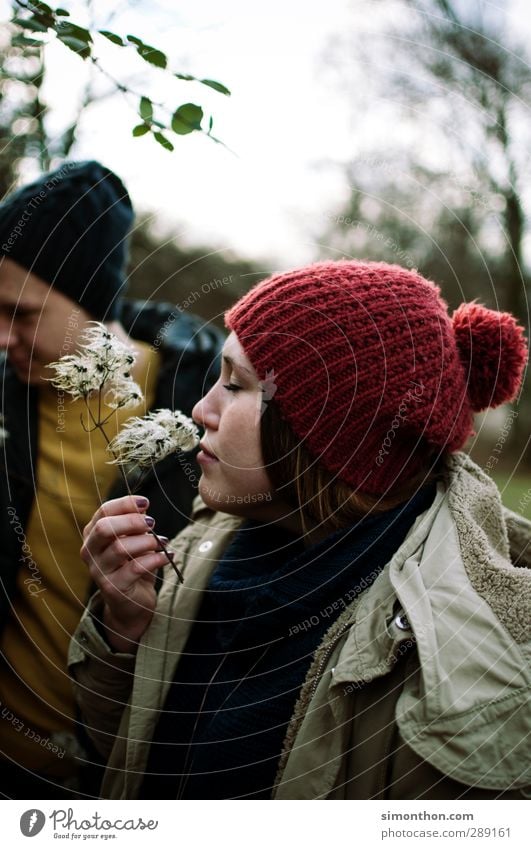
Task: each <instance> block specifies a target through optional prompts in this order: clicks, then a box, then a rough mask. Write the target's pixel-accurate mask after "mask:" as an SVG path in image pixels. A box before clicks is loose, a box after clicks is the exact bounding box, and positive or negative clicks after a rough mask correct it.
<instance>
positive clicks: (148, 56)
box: [137, 44, 168, 68]
mask: <svg viewBox="0 0 531 849" xmlns="http://www.w3.org/2000/svg"><path fill="white" fill-rule="evenodd" d="M137 51H138V54H139V56H141V57H142V59H144V61H145V62H149V64H150V65H155V67H157V68H166V67H167V65H168V57H167V56H166V54H165V53H163V52H162V50H157V49H156V48H155V47H150V45H149V44H141V45H139V46H138V47H137Z"/></svg>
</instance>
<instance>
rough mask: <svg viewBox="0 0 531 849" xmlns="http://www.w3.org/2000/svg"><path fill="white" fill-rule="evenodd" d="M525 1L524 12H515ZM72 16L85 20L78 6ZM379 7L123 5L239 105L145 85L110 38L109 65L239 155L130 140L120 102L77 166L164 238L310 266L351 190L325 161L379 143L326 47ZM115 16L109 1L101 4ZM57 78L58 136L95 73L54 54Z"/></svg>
mask: <svg viewBox="0 0 531 849" xmlns="http://www.w3.org/2000/svg"><path fill="white" fill-rule="evenodd" d="M522 2H523V0H518V2H515V4H514V6H515V9H516V11H517V10H518V8H520V7H521V6H522ZM63 5H64V6H65V7H66V8H67V9H69V10H71V12H72V19H73V20H76V21H79V22H83V19H82V17H81V12H79V11H78V10H79V9H82V4H79V3H69V2H65V3H64V4H63ZM94 5H95V6H96V7H97V2H95V3H94ZM490 5H492V6H493V7H495V5H496V4H490ZM524 5H525V4H524ZM379 6H380V4H379V3H378V0H373V2H372V3H371V2H367V0H327V2H326V3H324V2H323V0H269V1H268V3H258V2H248V0H222V2H219V0H195V2H194V3H189V2H188V3H183V2H175V0H155V2H151V0H150V2H147V0H140V2H124V3H115V4H113V8H114V9H115V10H116V16H115V19H114V20H113V21H112V23H111V24H110V26H109V28H110V29H112V30H113V31H115V32H118V33H120V34H122V35H125V34H127V33H134V34H135V35H139V36H141V37H142V38H143V39H144V40H146V41H147V42H151V43H153V44H154V45H156V46H159V47H161V48H162V49H163V50H165V51H166V52H167V54H168V56H169V57H170V65H171V68H172V70H175V71H184V72H188V73H193V74H194V75H197V76H204V77H209V78H213V79H216V80H220V81H222V82H223V83H224V84H225V85H227V86H228V87H229V88H230V89H231V90H232V96H231V97H230V98H226V97H223V96H222V95H220V94H217V93H215V92H211V91H210V90H209V89H206V88H205V87H203V86H199V85H197V84H195V83H179V82H176V81H169V80H168V78H167V76H166V75H164V73H163V72H158V71H154V72H153V73H151V72H149V73H148V74H147V76H146V73H145V72H146V70H148V69H147V66H145V64H144V63H143V62H142V61H141V60H140V59H138V57H136V56H135V55H134V53H133V52H132V51H127V52H126V51H123V50H121V49H120V48H115V47H113V46H112V45H110V44H107V43H106V42H103V41H102V43H101V44H99V43H98V52H99V54H100V55H101V56H102V59H103V61H104V62H105V65H106V67H107V68H108V69H109V70H110V71H111V72H112V73H113V74H114V75H115V76H116V77H120V78H122V79H123V78H124V76H125V77H126V78H128V79H131V81H132V83H133V84H135V85H136V86H137V87H140V88H144V89H145V88H146V86H149V93H150V94H151V95H152V96H153V98H154V99H155V100H164V99H167V101H168V103H169V104H170V105H172V106H174V107H175V106H178V105H179V104H180V103H183V102H187V101H195V102H198V103H200V104H202V105H203V106H204V107H205V108H206V109H207V111H208V112H211V113H212V114H213V116H214V133H215V135H217V136H218V137H219V138H221V139H222V140H223V141H224V142H225V143H226V145H227V146H228V147H229V148H230V150H231V151H233V152H230V151H229V150H226V149H225V148H223V147H222V146H220V145H216V144H214V143H212V142H211V141H209V140H207V139H206V138H204V137H201V136H200V135H199V134H192V135H190V136H187V137H182V138H178V137H176V136H174V135H173V134H172V135H171V138H172V141H174V143H175V152H174V153H168V152H166V151H164V150H162V149H161V148H159V147H158V145H156V144H155V142H154V141H153V140H152V139H151V138H150V137H146V138H141V139H133V138H132V137H131V127H132V126H133V124H134V122H135V118H134V111H133V110H132V108H131V104H130V103H128V102H127V101H126V100H125V99H124V98H123V97H121V96H118V97H115V98H112V99H108V100H105V101H103V102H102V103H99V104H96V105H93V106H91V107H90V108H89V109H88V110H87V111H86V112H85V114H84V116H83V120H82V122H81V125H80V128H79V141H78V142H77V144H76V146H75V148H74V149H73V152H72V155H73V156H75V158H83V159H84V158H96V159H100V160H101V161H103V162H104V163H105V164H106V165H108V166H109V167H111V168H112V169H114V170H115V171H116V172H117V173H118V174H119V175H120V176H121V177H122V178H123V179H124V181H125V183H126V184H127V186H128V188H129V190H130V192H131V195H132V197H133V201H134V203H135V206H136V208H137V210H139V211H140V210H146V211H149V212H151V213H153V214H155V215H156V216H157V218H158V220H159V222H160V226H161V228H162V229H163V230H164V231H165V232H166V233H167V234H170V233H175V234H176V236H177V237H178V238H181V239H182V238H185V239H187V240H190V241H199V242H201V243H204V244H212V245H214V246H216V247H229V248H230V247H232V248H234V249H236V250H237V251H238V252H240V253H242V254H245V255H248V256H250V257H253V258H255V259H258V260H261V261H263V262H264V267H265V268H266V269H268V268H269V265H268V263H273V264H275V263H277V264H278V265H284V266H285V265H297V264H300V263H302V262H305V261H308V260H310V259H312V258H314V257H315V256H316V255H317V251H318V248H317V246H316V244H315V241H314V239H313V238H312V236H311V235H310V234H312V233H313V234H317V233H319V232H322V231H323V229H324V227H325V226H326V222H327V215H330V214H331V213H334V212H337V211H338V210H339V209H340V208H341V204H342V202H344V201H345V200H346V198H347V197H348V192H349V189H348V185H347V184H346V182H345V180H344V178H342V176H341V172H340V170H339V169H335V168H333V167H330V168H326V167H322V163H323V162H325V161H328V162H330V163H339V162H344V161H347V160H348V159H349V158H351V157H354V156H357V155H359V154H360V153H361V152H362V151H363V150H364V149H365V151H366V150H367V141H368V139H369V138H370V134H371V133H372V134H373V135H374V133H375V124H374V115H371V114H370V113H371V110H370V109H369V110H368V111H367V103H365V108H364V111H363V113H362V114H359V115H356V114H355V111H353V108H352V106H353V104H355V102H356V98H357V97H358V96H359V94H360V87H363V79H362V77H360V76H359V75H360V71H359V69H357V68H356V66H355V63H353V64H352V67H351V68H350V69H348V68H345V69H344V71H345V78H346V79H348V80H349V82H348V84H345V85H339V84H338V83H337V81H334V80H335V77H334V76H333V75H332V74H331V73H330V71H329V67H328V63H327V57H328V56H329V55H330V44H331V42H332V40H333V38H334V37H335V36H337V35H338V34H341V33H342V32H344V31H346V30H347V29H348V28H349V27H350V28H352V27H356V26H359V27H360V28H362V27H364V28H366V29H367V28H368V29H369V30H370V28H371V26H377V23H378V7H379ZM110 7H111V4H109V2H108V1H107V0H106V2H105V3H103V4H102V5H101V8H104V9H109V8H110ZM5 8H6V5H5V4H4V9H5ZM522 8H523V7H522ZM98 20H99V21H102V20H103V19H102V18H98ZM343 61H344V60H343ZM48 67H49V72H48V77H47V82H46V88H45V91H44V94H45V98H46V101H47V102H48V104H49V105H50V107H51V108H50V113H49V118H48V122H49V123H48V126H49V128H50V130H51V131H52V132H54V131H59V130H60V129H62V128H63V127H64V125H65V121H66V120H67V118H68V115H69V113H70V112H71V110H72V108H73V106H74V104H75V102H76V100H77V97H78V95H79V91H80V88H81V85H82V82H83V78H84V74H85V72H86V66H85V65H84V64H83V63H82V62H81V61H80V60H79V59H78V57H76V56H75V55H74V54H70V53H69V51H67V50H66V49H65V48H64V47H63V46H61V45H58V44H52V45H51V46H50V47H49V48H48ZM105 86H106V84H105V85H104V87H105ZM369 106H370V104H369ZM377 107H378V104H376V103H375V104H374V113H375V114H376V113H377ZM383 129H384V130H385V127H383ZM377 132H378V126H377V125H376V133H377ZM319 164H321V165H319Z"/></svg>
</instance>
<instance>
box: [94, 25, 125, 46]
mask: <svg viewBox="0 0 531 849" xmlns="http://www.w3.org/2000/svg"><path fill="white" fill-rule="evenodd" d="M98 32H99V34H100V35H104V36H105V38H108V39H109V41H112V43H113V44H117V45H118V46H119V47H125V41H124V40H123V38H120V36H119V35H116V33H115V32H109V30H107V29H99V30H98Z"/></svg>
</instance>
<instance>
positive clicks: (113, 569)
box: [81, 495, 171, 653]
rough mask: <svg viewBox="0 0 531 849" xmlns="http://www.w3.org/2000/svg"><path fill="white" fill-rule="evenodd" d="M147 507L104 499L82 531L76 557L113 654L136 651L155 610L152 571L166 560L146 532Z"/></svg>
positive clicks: (143, 501)
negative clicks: (100, 609) (100, 604)
mask: <svg viewBox="0 0 531 849" xmlns="http://www.w3.org/2000/svg"><path fill="white" fill-rule="evenodd" d="M148 506H149V501H148V499H147V498H142V497H140V496H131V495H127V496H124V497H123V498H115V499H113V500H112V501H106V502H105V504H102V506H101V507H100V508H99V510H97V511H96V512H95V513H94V516H93V517H92V519H91V521H90V522H89V523H88V525H87V526H86V527H85V529H84V531H83V539H84V543H83V547H82V549H81V557H82V559H83V560H84V561H85V563H86V564H87V566H88V567H89V572H90V576H91V578H92V580H93V581H94V583H95V584H96V585H97V587H98V589H99V590H100V592H101V595H102V597H103V600H104V603H105V606H104V613H103V624H104V627H105V631H106V636H107V640H108V642H109V644H110V645H111V647H112V648H113V649H114V650H115V651H121V652H129V653H133V652H134V651H135V650H136V644H137V642H138V640H139V639H140V637H141V636H142V634H143V633H144V631H145V630H146V629H147V627H148V625H149V623H150V622H151V619H152V617H153V612H154V610H155V604H156V600H157V595H156V592H155V586H154V584H155V573H156V571H157V569H160V567H161V566H164V565H165V564H166V563H167V562H168V559H167V557H166V554H165V553H164V552H163V551H161V550H160V545H159V543H158V541H157V539H156V538H155V537H154V536H153V534H151V533H149V531H150V529H151V528H152V527H153V525H154V524H155V523H154V520H153V519H152V518H151V517H149V516H146V515H145V512H146V510H147V508H148ZM161 540H162V542H163V543H166V542H167V539H166V537H161ZM170 555H171V552H170Z"/></svg>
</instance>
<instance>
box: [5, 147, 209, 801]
mask: <svg viewBox="0 0 531 849" xmlns="http://www.w3.org/2000/svg"><path fill="white" fill-rule="evenodd" d="M132 221H133V210H132V206H131V201H130V198H129V195H128V193H127V191H126V189H125V187H124V186H123V184H122V183H121V181H120V180H119V179H118V177H116V175H115V174H113V173H112V172H111V171H109V170H108V169H106V168H104V167H103V166H102V165H100V164H99V163H97V162H82V163H66V164H64V165H63V166H62V167H61V168H60V169H58V170H56V171H55V172H53V173H51V174H48V175H45V176H44V177H42V178H41V179H39V180H38V181H37V182H34V183H32V184H31V185H29V186H26V187H23V188H22V189H19V190H18V191H17V192H15V193H14V194H12V195H11V196H10V197H8V198H7V199H6V200H5V201H4V203H2V204H0V348H1V349H2V350H3V352H4V353H3V354H2V355H1V358H0V374H1V381H2V393H1V406H0V409H1V412H2V413H3V416H4V422H3V425H4V428H5V430H6V431H7V436H6V438H5V440H4V444H3V445H2V456H1V461H0V465H1V468H0V528H1V533H2V545H1V547H0V702H1V704H0V776H1V777H0V797H2V796H3V797H7V798H30V797H35V798H66V797H67V796H68V795H69V794H75V793H76V792H79V791H80V789H81V790H82V791H83V790H84V791H85V792H87V793H90V792H96V793H97V783H96V780H93V781H92V782H90V781H89V782H87V781H86V777H87V775H92V773H91V771H90V769H89V768H88V766H87V765H88V763H89V762H90V760H91V755H90V754H87V752H86V751H85V749H84V741H85V737H84V735H83V733H82V729H81V728H80V726H79V723H78V722H77V721H76V714H75V707H74V701H73V697H72V692H71V685H70V681H69V678H68V675H67V671H66V655H67V648H68V643H69V639H70V635H71V633H72V632H73V630H74V628H75V627H76V625H77V622H78V620H79V617H80V615H81V613H82V611H83V608H84V606H85V603H86V601H87V598H88V596H89V594H90V590H91V587H90V579H89V576H88V572H87V569H86V567H85V565H84V564H83V563H82V561H81V559H80V557H79V549H80V545H81V542H82V531H83V526H84V525H85V523H86V522H87V521H88V519H89V517H90V516H91V515H92V513H93V512H94V510H95V509H96V507H97V506H98V505H99V504H100V503H101V501H102V500H105V499H106V498H109V497H110V496H115V495H118V494H121V493H123V492H125V489H124V484H123V483H121V481H120V479H119V478H118V477H117V475H116V467H114V466H110V465H109V464H108V463H107V460H108V454H106V450H105V441H104V439H103V437H102V435H101V433H99V432H95V433H87V431H86V430H85V423H86V410H85V407H84V402H83V401H81V400H80V401H74V402H72V401H71V400H70V399H69V398H68V396H65V395H64V393H62V392H60V391H57V390H56V389H54V388H53V387H52V385H51V383H50V382H49V379H50V378H51V377H52V376H53V372H52V371H50V369H48V368H47V365H48V364H49V363H50V362H52V361H54V360H57V359H59V358H60V357H61V356H64V355H66V354H72V353H74V352H75V351H76V345H77V342H78V341H79V338H80V336H81V335H82V333H83V330H84V329H85V328H86V327H87V325H88V322H90V321H94V320H97V321H103V322H104V323H105V324H106V325H107V326H108V328H109V330H111V331H112V332H113V333H115V334H116V335H117V336H118V337H119V338H121V339H122V340H123V341H124V342H126V343H128V344H130V345H131V346H132V348H133V349H134V350H135V351H136V354H137V359H136V362H135V365H134V368H133V374H132V376H133V378H134V379H135V380H136V382H137V383H139V384H140V386H141V388H142V390H143V392H144V397H145V402H144V405H143V406H140V407H137V408H135V409H133V410H130V409H129V410H122V411H118V412H117V413H116V414H115V415H113V416H112V417H111V419H110V420H109V423H108V425H107V426H106V430H107V432H108V436H110V437H111V436H113V435H114V433H115V432H116V431H117V430H118V429H119V427H120V426H121V424H122V423H123V422H124V421H125V420H126V419H127V418H128V417H129V416H131V415H144V414H145V413H146V412H148V411H149V410H150V409H157V408H159V407H172V408H178V409H181V410H183V412H185V413H190V412H191V409H192V407H193V406H194V404H195V403H196V402H197V400H198V399H199V398H200V397H201V395H202V394H203V393H204V390H205V387H208V386H209V385H210V383H211V382H213V379H214V376H215V372H216V368H215V364H214V361H215V359H216V358H217V356H218V353H219V349H220V347H221V344H222V337H221V334H219V333H218V331H217V330H215V329H213V328H212V327H205V326H203V323H202V322H201V321H200V320H199V319H197V318H196V317H194V316H191V315H187V314H184V313H180V312H179V311H178V310H177V309H176V308H173V307H172V306H171V305H168V304H160V303H159V304H150V303H144V302H127V301H123V300H122V294H123V292H124V290H125V284H126V281H125V274H124V267H125V262H126V258H127V238H128V233H129V230H130V227H131V224H132ZM213 366H214V367H213ZM84 412H85V417H84V420H82V418H83V413H84ZM197 479H198V475H196V474H195V473H194V468H193V465H192V464H190V463H189V462H186V463H185V464H180V463H179V462H178V460H177V459H176V458H175V457H173V458H168V459H167V460H165V461H163V462H161V463H160V464H158V465H157V466H156V467H155V469H154V470H152V471H151V472H150V473H149V474H148V476H147V478H146V479H144V481H143V483H142V494H143V495H147V496H148V498H149V499H150V514H151V516H152V517H153V518H154V519H155V521H156V523H157V524H158V526H159V527H160V528H163V529H164V532H165V533H168V532H169V536H173V535H174V534H175V533H176V532H177V531H178V530H179V529H180V528H181V527H183V526H184V525H185V524H186V522H187V518H188V514H189V511H190V507H191V502H192V498H193V496H194V494H195V487H196V482H197ZM80 732H81V733H80Z"/></svg>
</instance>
